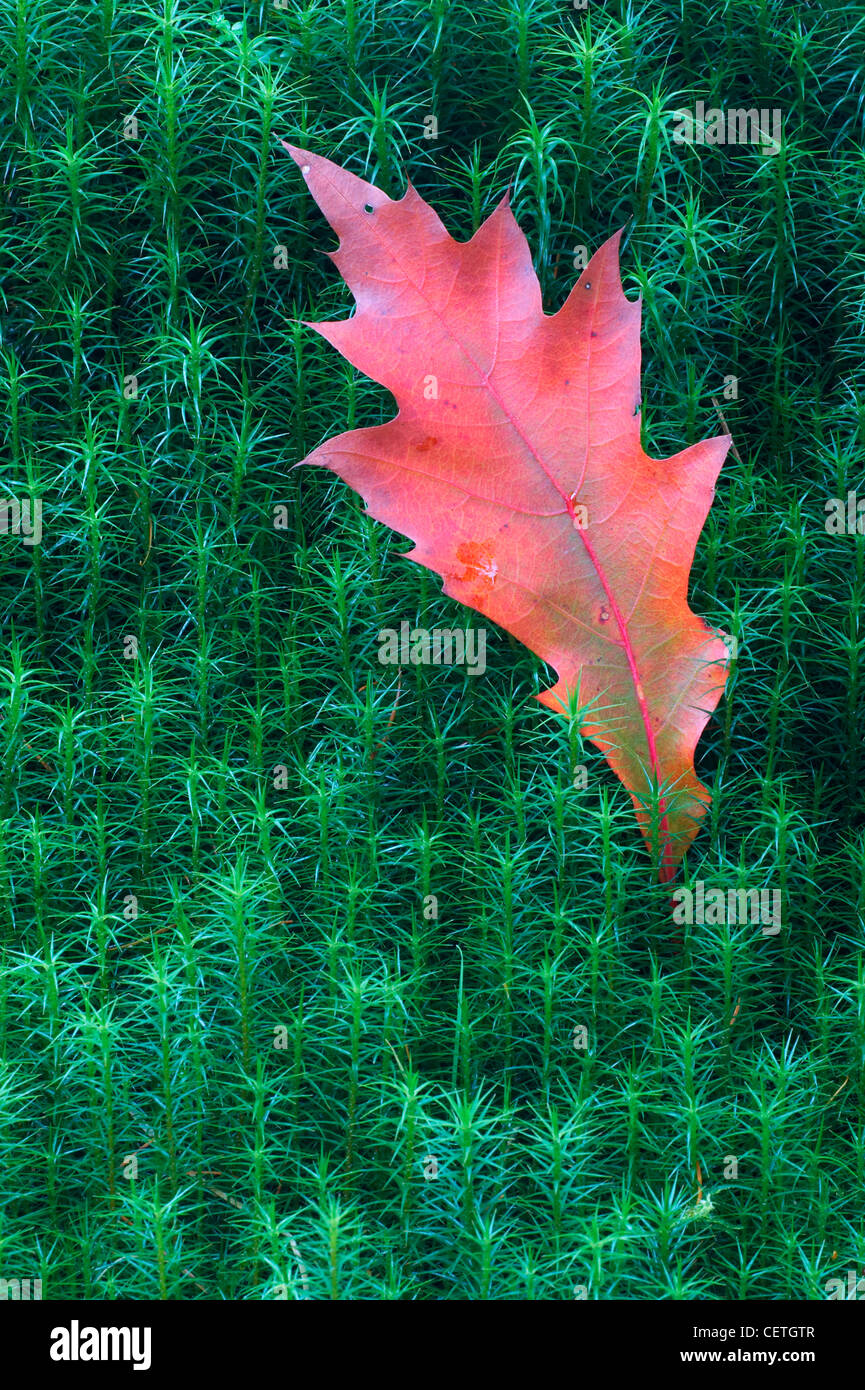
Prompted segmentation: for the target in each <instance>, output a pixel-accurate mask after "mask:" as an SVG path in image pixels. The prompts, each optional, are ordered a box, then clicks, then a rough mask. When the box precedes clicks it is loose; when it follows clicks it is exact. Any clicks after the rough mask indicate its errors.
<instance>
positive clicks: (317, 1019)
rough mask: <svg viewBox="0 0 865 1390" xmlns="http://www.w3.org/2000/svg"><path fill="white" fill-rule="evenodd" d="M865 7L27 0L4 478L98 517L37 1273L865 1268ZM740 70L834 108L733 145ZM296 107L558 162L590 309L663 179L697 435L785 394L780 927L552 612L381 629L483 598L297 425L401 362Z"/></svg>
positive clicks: (534, 189) (493, 156) (8, 1147)
mask: <svg viewBox="0 0 865 1390" xmlns="http://www.w3.org/2000/svg"><path fill="white" fill-rule="evenodd" d="M863 44H865V11H863V10H862V9H861V8H857V7H855V6H852V7H851V6H847V7H845V8H837V9H832V8H827V7H825V6H822V5H820V6H818V5H805V4H803V5H800V6H790V5H788V4H786V3H780V0H758V3H753V0H727V3H700V0H688V3H687V4H685V5H681V6H680V5H679V4H678V3H675V4H674V3H671V2H670V0H663V2H659V3H653V4H647V5H639V4H626V3H624V0H622V3H610V4H608V5H606V6H603V5H600V4H597V3H596V2H595V0H591V3H590V4H589V7H588V9H587V10H582V11H580V10H575V9H573V8H572V7H571V6H570V5H568V4H566V3H565V0H556V2H554V0H504V2H503V0H490V3H484V4H483V5H476V4H469V3H464V0H451V3H448V0H432V3H429V4H421V3H411V4H409V3H401V2H400V0H396V2H395V3H387V4H384V3H379V4H377V5H373V4H370V3H366V0H344V3H342V2H341V0H309V3H305V4H303V3H297V0H286V3H285V4H284V5H283V4H280V3H277V4H268V5H264V4H262V5H260V6H258V5H252V4H250V5H241V4H226V5H223V6H221V7H219V8H217V7H212V6H208V5H207V4H205V3H198V4H191V3H185V0H184V3H176V2H175V0H166V3H165V5H164V7H163V6H154V7H149V6H147V5H142V4H135V5H133V4H130V3H128V0H102V3H99V4H81V3H72V4H69V5H67V6H62V7H60V6H55V5H50V4H48V3H47V0H41V3H40V2H39V0H2V3H0V47H2V62H3V65H4V73H3V82H2V87H0V103H2V121H0V147H2V156H3V170H4V178H5V192H4V197H3V201H2V204H0V264H2V311H3V322H2V357H0V384H2V395H3V401H4V440H3V448H4V457H3V472H2V481H3V491H4V494H5V495H6V497H7V498H17V499H21V498H24V497H38V498H40V499H42V507H43V517H42V525H43V537H42V540H41V543H40V544H39V545H34V546H28V545H27V544H25V543H24V537H22V536H21V535H18V536H16V535H13V534H4V535H2V536H0V621H2V659H0V667H2V670H0V678H2V685H3V703H2V708H0V760H2V761H0V933H2V941H3V968H2V974H0V1030H2V1058H3V1062H2V1083H0V1110H2V1113H0V1174H2V1177H0V1188H2V1202H0V1276H2V1277H6V1278H26V1277H41V1278H42V1280H43V1297H45V1298H51V1299H60V1298H108V1299H112V1298H136V1299H153V1298H172V1299H203V1298H228V1299H253V1300H254V1299H261V1298H270V1297H276V1296H281V1295H283V1294H287V1296H289V1297H291V1298H304V1297H310V1298H342V1299H357V1298H363V1299H386V1298H418V1299H449V1298H469V1299H482V1298H494V1299H520V1298H552V1299H560V1298H565V1299H570V1298H573V1297H574V1296H575V1293H576V1294H577V1296H579V1295H580V1294H581V1293H583V1292H584V1293H585V1295H586V1296H587V1297H588V1298H590V1299H613V1298H627V1299H637V1300H640V1299H660V1298H680V1299H697V1298H699V1299H725V1298H735V1299H753V1298H770V1299H780V1298H785V1297H789V1298H795V1299H814V1298H816V1299H819V1298H824V1297H825V1296H826V1293H825V1287H826V1280H827V1279H829V1278H831V1277H835V1276H840V1277H845V1276H846V1271H847V1270H849V1269H851V1268H857V1269H860V1270H861V1267H862V1264H863V1261H865V1232H863V1226H862V1210H863V1208H862V1200H861V1193H862V1186H863V1169H865V1148H863V1139H865V1135H863V1126H865V970H863V956H862V945H863V908H865V894H863V864H865V838H863V824H865V822H863V811H865V797H863V779H865V760H863V758H862V755H861V747H862V738H863V701H862V685H863V643H865V627H863V604H865V549H863V547H865V538H863V537H862V536H859V535H850V534H840V535H832V534H829V533H827V530H826V527H825V521H826V512H825V503H826V500H827V499H828V498H831V497H839V498H844V499H846V496H847V493H848V492H849V491H851V490H853V491H855V490H856V489H857V488H858V490H859V493H860V495H862V497H863V498H865V472H863V467H862V457H863V447H865V404H863V402H865V362H863V352H862V334H863V328H865V276H863V268H865V236H863V219H865V150H863V122H865V99H863V85H862V84H863V72H865V46H863ZM700 100H702V101H704V102H705V105H706V107H707V108H709V107H718V108H724V109H727V108H730V107H745V108H748V107H754V106H756V107H765V108H767V109H774V108H778V109H780V111H781V112H782V113H783V127H784V133H783V138H782V141H781V147H780V149H779V150H776V151H775V152H773V153H766V152H764V151H763V150H761V149H760V148H757V147H754V146H751V145H748V146H741V147H738V146H737V147H733V146H726V147H711V146H705V145H704V146H698V145H691V146H688V145H681V144H677V143H676V141H675V139H674V130H675V128H676V122H675V116H674V113H675V111H676V110H677V109H679V108H685V109H689V110H694V108H695V106H696V103H697V101H700ZM430 117H434V118H435V121H437V127H438V128H437V134H436V138H434V139H430V138H426V137H427V136H428V135H429V133H430V131H431V130H433V129H434V127H433V126H431V125H430V123H429V118H430ZM278 138H286V139H289V140H291V141H292V142H294V143H296V144H300V145H303V146H306V147H310V148H313V149H315V150H317V151H319V152H321V153H323V154H326V155H330V156H332V157H334V158H336V159H338V160H339V161H340V162H341V163H345V164H346V165H347V166H348V167H350V168H352V169H353V170H354V171H355V172H358V173H361V174H365V175H366V176H367V177H370V178H374V180H375V181H377V182H378V183H379V184H380V185H381V186H382V187H383V188H384V189H385V190H386V191H388V192H389V193H391V194H394V195H395V194H398V193H399V191H400V190H401V188H402V186H403V181H404V178H405V177H406V176H408V177H410V178H411V181H412V182H413V184H414V185H415V186H416V187H417V189H418V190H419V192H420V193H421V194H422V195H423V196H424V197H425V198H427V200H428V201H430V202H431V203H432V204H433V206H435V207H436V209H437V210H438V211H439V213H440V214H441V215H442V217H443V218H444V220H445V222H446V223H447V225H448V227H449V229H450V231H451V232H452V233H453V234H454V235H455V236H458V237H466V236H468V235H470V234H471V232H472V230H473V229H474V228H475V227H476V226H477V225H478V223H479V221H480V220H481V219H482V218H483V216H485V215H486V214H487V212H489V211H490V210H491V209H492V207H493V206H494V205H495V203H496V201H497V200H498V199H499V198H500V197H501V195H502V193H503V192H504V191H505V189H506V188H507V187H508V185H510V186H511V192H512V204H513V208H514V211H515V213H516V216H517V218H518V220H519V221H520V224H521V225H522V226H523V228H524V229H525V231H526V233H527V235H528V237H529V239H530V242H531V245H532V249H533V252H534V253H535V258H536V265H537V269H538V273H539V275H540V278H541V282H542V285H543V289H544V293H545V298H546V304H547V307H548V308H550V309H552V308H554V307H555V306H556V305H558V304H559V303H561V301H562V299H563V297H564V295H565V294H566V293H567V290H568V288H569V287H570V285H571V283H572V282H573V278H574V276H575V274H576V271H575V270H574V259H575V254H576V248H577V247H580V246H584V247H586V248H587V249H588V250H589V251H591V250H593V249H594V248H595V247H596V246H597V245H598V244H599V243H600V242H601V241H602V240H603V239H605V238H606V237H607V236H608V235H609V234H610V232H611V231H613V230H615V228H616V227H618V226H620V225H622V224H627V225H628V236H627V240H626V243H625V247H624V251H623V275H624V280H625V285H626V290H627V291H628V292H629V293H630V294H636V293H638V292H641V293H642V294H643V297H644V316H643V382H644V386H643V402H644V403H643V425H644V435H645V442H646V446H647V448H648V449H649V450H650V452H653V453H654V454H655V455H656V456H660V457H663V456H665V455H667V454H669V453H672V452H675V451H677V450H678V449H680V448H682V447H684V446H685V445H686V444H688V443H690V442H692V441H694V440H697V439H699V438H703V437H706V436H708V435H711V434H715V433H718V432H719V431H720V429H721V425H720V423H719V420H718V414H717V409H716V406H715V405H714V404H713V398H714V399H715V400H716V401H717V403H718V406H719V407H720V408H721V410H722V412H723V414H724V416H725V418H726V420H727V421H728V423H729V425H730V428H731V430H732V432H733V436H734V440H735V443H736V452H735V454H731V455H730V457H729V459H728V461H727V463H726V464H725V467H724V470H723V473H722V477H721V480H720V484H719V488H718V495H717V499H716V502H715V504H714V507H713V509H712V512H711V515H710V517H709V520H708V523H707V526H706V528H705V531H704V533H703V536H702V538H701V541H700V544H699V547H698V552H697V558H696V562H695V566H694V571H693V575H692V583H691V604H692V607H693V608H694V609H695V611H696V612H698V613H700V614H702V615H703V616H704V617H705V618H706V620H707V621H708V622H710V623H712V624H714V625H717V626H720V627H723V628H724V629H725V630H727V631H728V632H730V633H732V634H734V635H735V636H736V637H737V639H738V643H739V655H738V659H737V662H736V665H735V672H734V675H733V676H732V678H731V681H730V684H729V688H728V693H727V696H726V698H725V700H724V701H722V703H721V705H720V706H719V709H718V712H717V715H716V717H715V718H714V719H713V720H712V722H711V723H710V725H709V728H708V730H707V732H706V736H705V738H704V740H703V742H702V744H701V747H700V753H699V763H698V769H699V771H700V774H701V776H702V777H703V780H704V781H705V782H706V783H707V785H708V786H709V787H710V789H711V792H712V797H713V802H712V810H711V814H710V816H709V817H708V818H707V820H706V822H705V824H704V827H703V829H702V831H701V833H700V835H699V837H698V839H697V841H696V843H695V846H694V848H693V850H692V852H691V854H690V856H689V861H688V870H687V873H688V881H689V882H694V881H696V880H697V879H698V878H699V879H702V880H703V881H704V883H705V884H706V885H707V887H711V886H721V887H722V888H724V889H727V888H729V887H735V886H737V885H740V884H741V885H746V886H749V887H756V888H768V889H778V890H780V891H781V893H782V895H783V902H784V904H785V925H784V928H783V930H782V931H781V932H780V933H779V934H777V935H774V936H773V935H764V934H763V932H762V931H761V929H760V928H759V927H755V926H752V925H750V924H746V925H743V926H740V925H722V926H710V925H706V924H703V925H694V926H693V927H691V928H686V929H685V931H684V941H683V943H682V944H676V943H675V942H674V941H673V940H672V933H671V926H670V918H669V909H668V903H667V896H668V895H667V894H666V893H665V892H664V891H663V890H661V889H659V888H657V887H653V885H652V880H651V872H650V865H649V862H648V859H647V857H646V855H645V852H644V850H643V846H642V843H641V841H640V838H639V836H638V835H637V833H636V831H635V827H634V821H633V815H632V811H631V807H630V803H629V801H628V798H627V796H626V794H625V793H624V791H623V789H622V788H621V787H620V786H619V784H618V783H617V782H616V780H615V778H614V777H613V776H612V774H611V773H610V772H609V770H608V769H607V767H606V764H605V763H604V761H603V759H602V758H600V757H599V755H597V754H596V753H595V752H594V750H593V749H592V748H591V747H588V746H587V747H585V748H581V747H580V743H579V737H578V732H577V729H576V728H575V727H574V728H570V729H569V727H568V726H567V724H566V723H564V722H563V721H560V720H556V719H555V718H554V717H553V716H551V715H550V714H548V713H547V712H545V711H544V710H543V709H542V708H541V707H540V706H539V705H538V704H537V702H536V701H535V700H533V698H532V696H533V694H534V693H535V692H536V691H537V690H538V689H540V688H542V686H543V685H544V684H546V683H549V681H550V678H551V673H550V672H548V671H546V670H544V669H543V668H541V667H540V664H539V663H538V662H537V661H536V660H535V659H534V658H533V657H531V656H530V655H529V654H528V653H526V652H525V651H524V650H522V649H521V648H519V647H518V646H517V645H516V644H514V643H512V642H510V641H509V640H508V639H507V638H506V636H505V635H504V634H503V633H498V634H497V635H496V636H495V639H494V640H491V643H490V650H489V653H488V663H489V664H488V669H487V672H486V674H485V676H484V677H483V678H481V679H478V678H472V677H470V676H468V675H466V673H465V671H461V670H456V669H452V670H447V669H436V668H432V667H421V666H418V667H412V668H410V669H407V670H405V671H404V672H402V674H401V675H400V674H399V673H397V671H395V670H394V669H392V668H383V667H382V666H381V665H380V664H379V663H378V662H377V660H376V652H377V642H376V634H377V632H378V631H379V629H380V628H381V627H383V626H393V627H398V626H399V623H400V622H401V621H404V620H408V621H410V622H411V623H412V624H413V625H415V624H420V625H423V626H425V627H430V628H432V627H436V626H439V627H441V626H458V625H460V624H461V623H462V622H463V621H465V618H466V616H467V615H466V613H465V611H464V610H460V609H459V607H458V605H456V604H454V603H452V602H451V601H450V600H447V599H445V598H443V597H442V595H441V591H440V582H439V581H438V580H437V579H436V578H435V577H434V576H432V575H430V574H428V573H426V572H423V571H421V570H419V569H418V568H417V567H416V566H412V565H410V564H408V563H406V562H405V561H404V560H402V559H400V558H399V552H400V551H401V550H402V549H403V548H404V545H403V542H402V538H400V537H398V536H394V535H393V534H391V533H390V532H389V531H387V530H386V528H383V527H381V526H379V525H377V524H376V523H373V522H371V521H370V520H369V519H368V518H366V517H365V516H364V515H363V510H362V505H361V504H360V503H359V501H358V499H357V498H356V497H355V496H354V495H353V494H350V493H349V492H348V490H347V489H346V488H345V486H344V485H342V484H341V483H339V482H337V481H335V480H333V479H331V478H329V477H328V476H327V475H325V474H323V473H321V472H319V471H315V470H308V471H305V470H298V471H296V472H290V471H289V470H290V468H291V466H292V465H293V464H294V463H295V462H297V461H298V460H299V459H302V458H303V457H304V455H305V454H306V453H307V452H308V451H309V450H310V449H311V448H312V447H314V446H315V445H316V444H317V443H318V442H319V441H320V440H321V439H322V438H324V437H325V436H326V435H328V434H331V433H334V432H338V431H340V430H343V429H346V428H348V427H350V426H351V425H352V424H355V423H357V424H374V423H377V422H379V421H381V420H384V419H387V418H389V416H390V414H391V413H392V408H393V407H392V402H391V400H390V398H389V397H388V396H387V393H386V392H385V391H383V390H382V389H381V388H379V387H377V386H376V385H375V384H373V383H370V382H368V381H366V380H365V379H363V378H360V377H358V376H357V374H356V373H354V372H353V371H352V370H351V369H349V368H348V367H347V365H346V364H345V363H344V362H343V361H342V360H341V359H340V358H339V357H338V355H337V354H336V353H335V352H334V351H333V350H332V349H331V348H330V347H328V345H327V344H325V343H324V342H323V341H322V340H321V339H320V338H318V337H317V336H316V335H315V334H314V333H313V332H311V331H310V330H308V329H307V328H305V327H304V324H303V320H312V319H319V318H325V319H326V318H333V317H339V316H341V315H344V314H345V313H347V312H348V311H349V309H350V298H349V296H348V293H347V291H346V289H345V287H344V285H343V284H342V281H341V280H340V277H339V276H338V274H337V273H336V271H335V269H334V267H333V266H332V264H331V263H330V262H329V261H328V260H327V259H326V258H325V257H324V256H323V255H322V251H323V250H324V249H327V248H329V247H330V246H332V244H333V239H332V237H331V235H330V233H329V232H328V231H327V229H326V227H325V226H324V224H323V222H322V220H321V218H320V217H319V215H318V213H317V211H316V210H315V207H314V205H313V204H312V202H311V200H310V198H309V197H308V195H307V192H306V189H305V188H304V185H303V180H302V179H301V178H300V177H299V175H298V173H297V170H296V168H295V166H294V165H293V163H292V162H291V161H290V160H289V158H288V157H287V156H286V155H285V153H284V152H283V151H282V150H281V148H280V146H279V144H278ZM731 377H735V378H736V379H737V383H738V385H737V388H734V387H733V386H732V385H731V383H730V381H729V378H731ZM725 383H726V387H727V393H726V395H725V394H724V391H725ZM734 390H735V399H733V398H731V397H732V395H733V393H734ZM279 508H283V510H282V511H279V510H278V509H279ZM275 521H277V522H278V524H276V525H275V524H274V523H275ZM575 763H581V764H583V765H585V766H586V768H587V772H588V785H587V786H586V788H585V789H584V790H581V791H580V790H575V789H574V787H573V785H572V781H573V779H572V770H573V766H574V764H575ZM428 895H434V896H435V897H436V899H437V903H438V915H437V919H435V920H427V918H426V917H425V916H424V911H423V904H424V900H425V898H426V897H427V896H428ZM580 1029H585V1040H586V1044H587V1045H586V1046H585V1047H583V1046H580V1045H579V1044H580V1043H581V1041H582V1038H583V1035H582V1034H581V1032H580V1031H579V1030H580ZM575 1044H577V1045H575Z"/></svg>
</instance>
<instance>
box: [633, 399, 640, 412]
mask: <svg viewBox="0 0 865 1390" xmlns="http://www.w3.org/2000/svg"><path fill="white" fill-rule="evenodd" d="M639 413H640V402H639V401H637V404H636V405H635V406H634V414H635V415H639Z"/></svg>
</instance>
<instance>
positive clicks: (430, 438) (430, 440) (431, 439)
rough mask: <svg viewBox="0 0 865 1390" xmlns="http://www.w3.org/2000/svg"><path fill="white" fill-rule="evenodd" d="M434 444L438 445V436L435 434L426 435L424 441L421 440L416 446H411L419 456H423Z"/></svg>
mask: <svg viewBox="0 0 865 1390" xmlns="http://www.w3.org/2000/svg"><path fill="white" fill-rule="evenodd" d="M435 444H438V436H437V435H435V434H428V435H427V437H426V439H421V440H420V441H419V442H418V443H417V444H415V445H413V447H414V448H415V449H416V450H417V452H418V453H419V454H425V453H426V452H427V450H428V449H432V447H433V445H435Z"/></svg>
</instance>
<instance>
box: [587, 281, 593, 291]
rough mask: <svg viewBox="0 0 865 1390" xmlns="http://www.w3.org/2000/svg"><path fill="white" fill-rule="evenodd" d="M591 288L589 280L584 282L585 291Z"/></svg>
mask: <svg viewBox="0 0 865 1390" xmlns="http://www.w3.org/2000/svg"><path fill="white" fill-rule="evenodd" d="M591 288H592V282H591V280H587V281H586V289H587V290H590V289H591Z"/></svg>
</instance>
